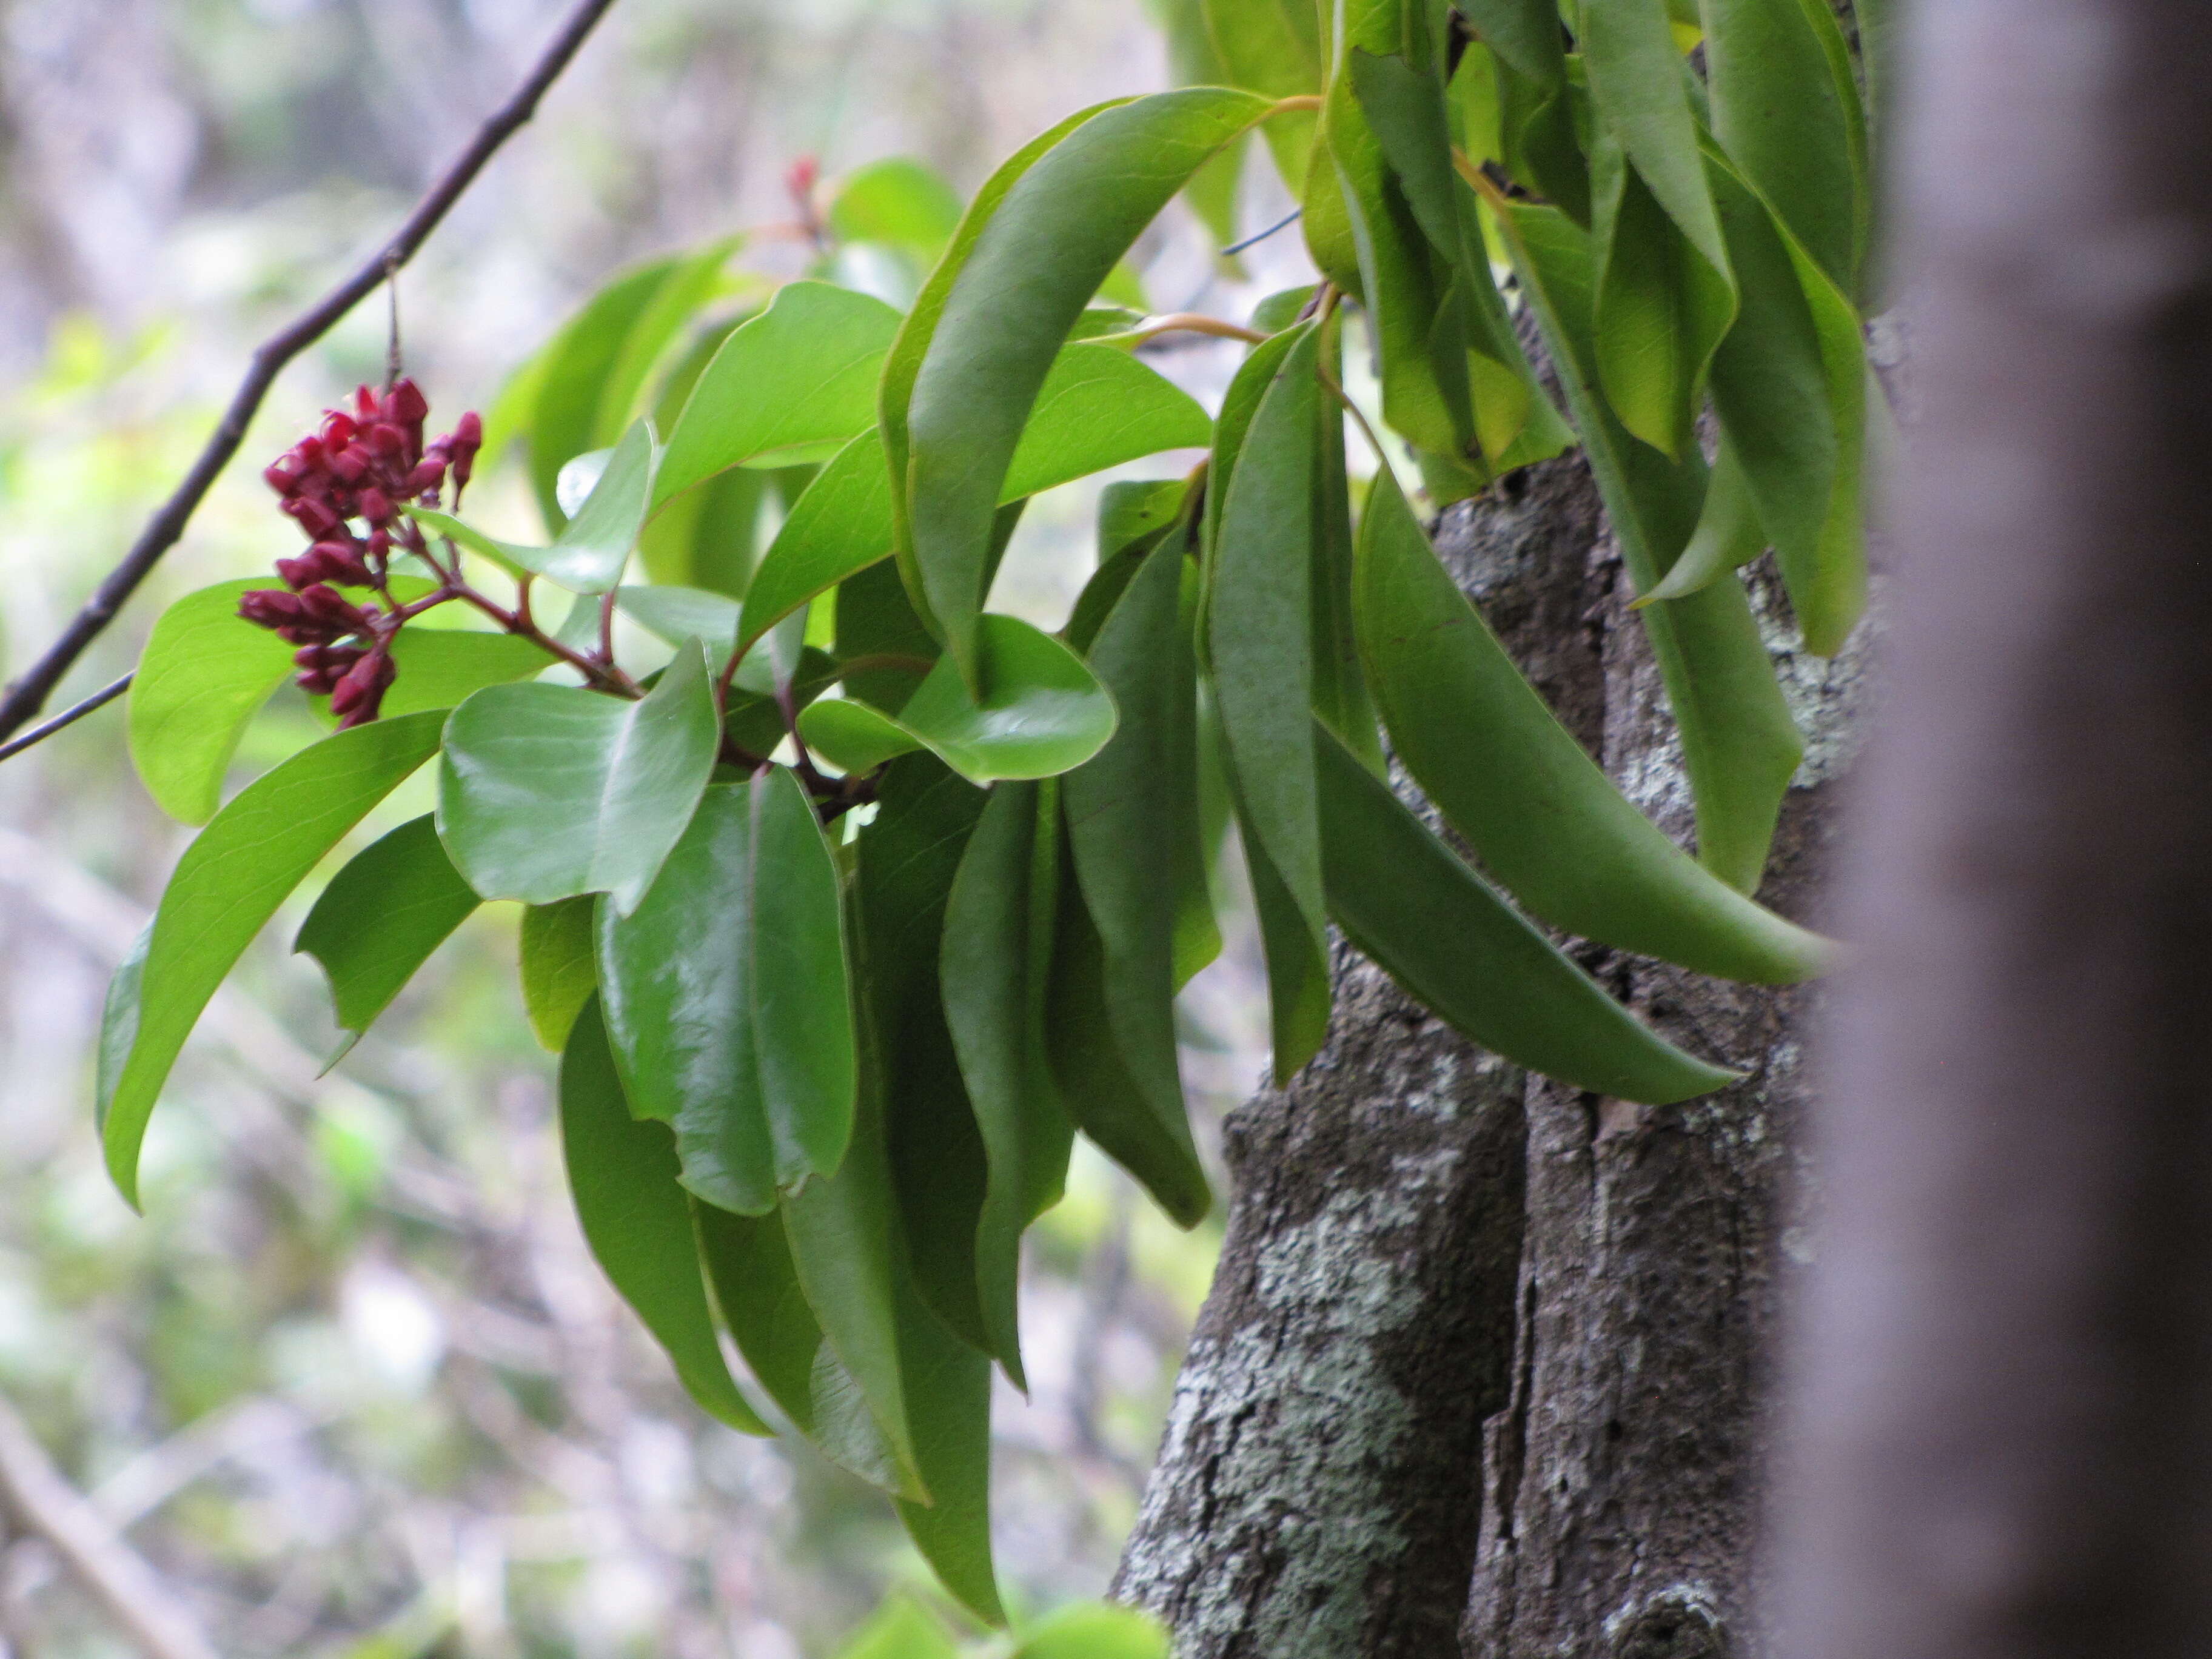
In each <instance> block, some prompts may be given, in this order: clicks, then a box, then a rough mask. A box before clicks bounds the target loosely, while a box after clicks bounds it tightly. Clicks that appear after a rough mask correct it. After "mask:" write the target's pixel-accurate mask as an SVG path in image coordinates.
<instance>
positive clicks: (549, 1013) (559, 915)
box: [521, 893, 599, 1054]
mask: <svg viewBox="0 0 2212 1659" xmlns="http://www.w3.org/2000/svg"><path fill="white" fill-rule="evenodd" d="M598 902H599V901H598V899H597V898H596V897H595V896H592V894H589V893H584V894H580V895H578V896H576V897H574V898H568V899H560V900H557V901H556V902H553V903H551V904H531V905H526V906H524V907H523V911H522V938H521V957H522V963H521V966H522V1006H523V1011H524V1012H525V1013H526V1014H527V1015H528V1016H529V1019H530V1029H531V1031H532V1033H533V1034H534V1035H535V1036H537V1038H538V1046H539V1047H540V1048H546V1049H550V1051H551V1052H553V1053H554V1054H559V1053H560V1052H561V1051H562V1049H563V1048H567V1047H568V1033H569V1032H570V1031H572V1030H574V1029H575V1024H576V1016H577V1015H578V1014H579V1013H580V1012H582V1011H583V1006H584V1005H585V1004H586V1002H589V1001H590V1000H592V992H594V991H596V990H598V989H599V965H598V958H597V952H596V951H595V948H594V946H593V943H592V908H593V907H594V906H595V905H597V903H598Z"/></svg>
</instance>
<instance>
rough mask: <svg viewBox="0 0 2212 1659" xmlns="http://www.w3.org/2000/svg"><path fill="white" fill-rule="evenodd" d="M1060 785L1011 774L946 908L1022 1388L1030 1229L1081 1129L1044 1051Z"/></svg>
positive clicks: (961, 1032)
mask: <svg viewBox="0 0 2212 1659" xmlns="http://www.w3.org/2000/svg"><path fill="white" fill-rule="evenodd" d="M1055 789H1056V786H1049V785H1048V786H1045V787H1042V789H1041V788H1040V787H1038V786H1036V785H1035V784H1028V783H1005V784H1001V785H1000V786H999V787H997V788H995V789H994V790H993V791H992V792H991V799H990V801H989V803H988V804H987V805H986V806H985V807H984V808H983V815H982V817H981V819H980V820H979V821H978V822H977V823H976V825H975V833H974V834H973V835H972V836H970V837H969V842H968V848H967V851H966V853H965V854H964V855H963V857H962V859H961V860H960V870H959V873H958V875H957V877H956V878H954V880H953V884H952V892H951V897H950V899H949V901H948V902H947V904H946V908H945V941H944V945H943V947H942V950H943V957H942V962H941V965H940V969H939V971H940V974H941V977H942V982H943V986H944V994H945V1024H946V1025H947V1027H948V1028H949V1029H950V1030H951V1033H952V1043H953V1048H954V1050H955V1051H956V1052H957V1054H958V1055H959V1058H960V1074H961V1077H962V1078H963V1079H964V1080H965V1082H966V1084H967V1088H968V1098H969V1101H970V1102H971V1103H973V1105H974V1108H975V1121H976V1124H977V1126H978V1127H980V1128H981V1131H982V1136H983V1145H984V1147H985V1149H986V1151H987V1157H988V1162H989V1178H988V1181H987V1185H986V1187H985V1189H984V1195H983V1205H982V1210H981V1215H980V1216H979V1217H978V1218H977V1222H976V1230H975V1270H976V1274H977V1278H978V1280H979V1283H980V1285H981V1299H982V1309H983V1323H984V1328H985V1329H986V1331H987V1333H988V1335H989V1338H990V1342H989V1352H991V1353H992V1354H993V1355H994V1357H995V1358H997V1359H998V1361H999V1363H1000V1365H1002V1366H1004V1367H1005V1369H1006V1376H1008V1377H1009V1378H1010V1379H1011V1380H1012V1383H1013V1384H1014V1386H1015V1387H1016V1388H1018V1389H1023V1390H1024V1392H1026V1391H1027V1389H1028V1387H1029V1384H1028V1382H1027V1380H1026V1378H1025V1377H1024V1373H1023V1370H1022V1357H1021V1340H1020V1336H1019V1332H1018V1322H1017V1319H1016V1313H1015V1292H1016V1289H1017V1286H1018V1280H1019V1274H1020V1267H1021V1243H1022V1234H1023V1233H1024V1232H1025V1231H1028V1228H1029V1225H1030V1223H1031V1222H1032V1221H1034V1220H1036V1218H1037V1217H1039V1216H1040V1215H1042V1214H1043V1213H1044V1212H1045V1211H1047V1210H1048V1209H1050V1208H1051V1207H1052V1206H1054V1204H1056V1203H1058V1202H1059V1201H1060V1194H1061V1191H1062V1188H1063V1184H1064V1182H1065V1181H1066V1175H1067V1157H1068V1149H1069V1147H1070V1146H1072V1145H1073V1140H1074V1133H1075V1132H1074V1126H1073V1124H1071V1123H1070V1122H1069V1121H1068V1119H1067V1115H1066V1112H1065V1111H1064V1110H1063V1109H1062V1108H1061V1105H1060V1099H1059V1097H1058V1094H1057V1092H1056V1091H1055V1090H1054V1087H1053V1083H1052V1075H1051V1072H1050V1070H1049V1068H1048V1066H1047V1064H1046V1060H1045V1036H1044V1005H1045V990H1046V984H1047V975H1048V974H1049V973H1050V971H1051V966H1052V927H1053V916H1054V898H1055V896H1056V893H1057V889H1058V877H1059V872H1058V867H1057V863H1056V860H1057V858H1058V855H1059V850H1060V838H1059V803H1058V800H1057V798H1056V793H1055Z"/></svg>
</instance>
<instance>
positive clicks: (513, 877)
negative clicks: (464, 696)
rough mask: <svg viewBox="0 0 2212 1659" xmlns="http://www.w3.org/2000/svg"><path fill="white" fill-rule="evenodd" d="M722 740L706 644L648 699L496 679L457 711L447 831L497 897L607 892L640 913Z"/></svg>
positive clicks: (444, 780) (536, 898) (452, 846)
mask: <svg viewBox="0 0 2212 1659" xmlns="http://www.w3.org/2000/svg"><path fill="white" fill-rule="evenodd" d="M720 738H721V734H720V721H719V720H717V719H716V718H715V714H714V689H713V687H712V686H711V685H710V684H708V678H707V659H706V655H705V653H703V652H702V650H701V649H700V648H699V647H696V646H693V647H690V648H689V649H687V650H684V651H680V652H678V653H677V655H676V659H675V660H674V661H673V662H671V664H670V665H668V669H667V671H666V672H665V673H664V674H662V676H661V677H660V681H659V684H657V685H655V686H654V687H653V690H652V691H651V692H650V693H648V694H647V696H645V697H644V698H643V699H642V700H641V701H638V702H625V701H624V700H623V699H621V698H618V697H611V696H602V695H600V694H599V693H598V692H596V691H585V690H578V689H576V688H574V687H571V686H565V685H494V686H489V687H487V688H486V689H484V690H482V691H479V692H477V694H476V696H472V697H471V698H470V699H469V700H468V701H467V702H465V703H463V704H462V705H461V706H460V707H459V708H457V709H455V710H454V711H453V715H452V717H451V719H450V720H448V721H447V725H446V733H445V745H446V752H445V759H444V761H443V763H441V767H440V769H439V778H438V834H439V836H440V837H441V839H442V840H443V841H444V842H445V843H446V851H447V854H449V855H450V856H451V857H452V859H453V865H454V867H455V868H456V869H458V870H459V871H460V872H461V874H462V876H463V877H464V878H465V879H466V880H467V882H468V884H469V885H470V886H471V887H473V888H475V889H476V890H477V892H478V893H480V894H482V895H483V896H484V897H486V898H513V899H520V900H522V901H523V902H525V903H526V904H550V903H551V902H553V901H554V900H556V899H564V898H572V897H574V896H575V895H577V894H579V893H606V894H609V895H611V896H612V897H613V899H614V902H615V908H617V910H620V911H623V913H625V914H627V913H628V912H629V911H631V910H634V909H635V908H637V903H638V901H639V900H640V899H641V898H642V897H644V896H645V890H646V889H647V887H649V886H651V885H652V884H653V876H654V874H655V873H656V872H658V871H659V868H660V862H661V860H663V859H665V858H666V857H667V856H668V851H669V849H670V848H671V847H673V846H674V845H675V844H676V840H677V837H678V836H681V835H682V834H683V833H684V824H685V823H688V822H689V821H690V817H691V809H692V808H693V806H695V805H696V804H697V803H698V799H699V795H700V792H701V791H702V790H703V789H705V788H706V787H707V780H708V775H709V774H711V773H712V772H713V770H714V755H715V751H716V750H717V748H718V747H719V746H720Z"/></svg>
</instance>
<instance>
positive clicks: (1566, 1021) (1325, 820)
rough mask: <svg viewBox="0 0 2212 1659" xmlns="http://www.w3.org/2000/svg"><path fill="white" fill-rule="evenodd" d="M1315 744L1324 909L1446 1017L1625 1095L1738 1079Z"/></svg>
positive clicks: (1383, 791) (1501, 1046) (1669, 1094)
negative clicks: (1641, 1014) (1657, 1025)
mask: <svg viewBox="0 0 2212 1659" xmlns="http://www.w3.org/2000/svg"><path fill="white" fill-rule="evenodd" d="M1320 755H1321V816H1322V848H1323V854H1324V857H1325V860H1326V862H1327V868H1328V902H1329V909H1330V911H1331V913H1332V914H1334V916H1335V917H1336V920H1337V924H1338V925H1339V926H1340V927H1342V928H1343V929H1344V933H1345V936H1346V938H1347V939H1350V940H1351V941H1352V943H1353V944H1354V945H1358V947H1359V949H1360V950H1361V951H1364V952H1365V953H1366V954H1367V955H1368V956H1370V957H1372V958H1374V960H1375V961H1376V963H1380V964H1381V965H1382V966H1383V969H1386V970H1387V971H1388V972H1389V974H1390V975H1391V976H1392V977H1393V978H1394V979H1395V980H1397V981H1398V982H1399V983H1400V984H1401V985H1402V986H1404V987H1406V989H1407V991H1408V992H1410V993H1411V994H1413V996H1415V997H1418V998H1419V1000H1421V1001H1422V1002H1423V1003H1424V1004H1425V1005H1426V1006H1428V1007H1429V1009H1430V1010H1431V1011H1432V1012H1434V1013H1436V1014H1437V1016H1438V1017H1439V1018H1442V1019H1443V1020H1445V1021H1446V1022H1448V1023H1449V1024H1450V1025H1451V1026H1452V1028H1453V1029H1454V1030H1456V1031H1458V1032H1459V1033H1460V1034H1461V1035H1462V1036H1465V1037H1467V1038H1468V1040H1469V1041H1471V1042H1479V1043H1480V1044H1481V1045H1482V1046H1483V1047H1484V1048H1490V1049H1493V1050H1495V1051H1496V1052H1497V1053H1498V1054H1503V1055H1504V1056H1505V1057H1506V1058H1507V1059H1508V1060H1512V1061H1514V1062H1515V1063H1516V1065H1522V1066H1528V1067H1529V1068H1530V1069H1531V1070H1534V1071H1538V1072H1541V1073H1544V1074H1545V1075H1546V1076H1547V1077H1552V1078H1556V1079H1559V1080H1560V1081H1561V1082H1563V1083H1565V1084H1567V1085H1570V1086H1571V1087H1573V1088H1577V1089H1587V1090H1589V1091H1592V1092H1594V1093H1597V1094H1602V1095H1610V1096H1616V1097H1620V1098H1622V1099H1626V1100H1637V1101H1644V1102H1647V1103H1666V1102H1670V1101H1676V1100H1686V1099H1688V1098H1690V1097H1692V1096H1693V1095H1701V1094H1705V1093H1708V1092H1710V1091H1712V1090H1714V1089H1717V1088H1720V1087H1723V1085H1726V1084H1728V1083H1730V1082H1732V1081H1734V1080H1735V1076H1736V1074H1735V1073H1732V1072H1729V1071H1724V1070H1723V1069H1722V1068H1721V1067H1719V1066H1709V1065H1707V1064H1705V1062H1704V1061H1702V1060H1694V1059H1692V1057H1691V1056H1690V1055H1688V1054H1684V1053H1682V1052H1681V1051H1680V1049H1678V1048H1674V1046H1673V1045H1672V1044H1670V1043H1668V1042H1663V1041H1662V1040H1661V1039H1660V1038H1659V1037H1657V1036H1654V1035H1653V1034H1652V1033H1651V1032H1650V1030H1646V1029H1645V1028H1644V1026H1643V1025H1641V1024H1638V1022H1637V1021H1636V1020H1635V1019H1634V1018H1632V1017H1631V1016H1630V1015H1629V1013H1628V1012H1627V1011H1626V1009H1624V1008H1623V1007H1621V1006H1620V1004H1619V1003H1617V1002H1615V1001H1614V1000H1613V999H1612V998H1611V997H1609V996H1607V994H1605V991H1604V988H1603V987H1601V986H1600V985H1599V984H1598V983H1597V982H1596V981H1595V980H1593V979H1591V978H1590V977H1589V975H1587V974H1585V973H1584V972H1583V970H1582V969H1580V968H1578V967H1577V966H1576V965H1575V963H1574V962H1573V961H1572V960H1571V959H1570V958H1569V957H1567V956H1566V955H1565V953H1564V952H1562V951H1560V950H1559V948H1558V947H1557V946H1556V945H1553V943H1552V942H1551V941H1550V940H1549V939H1546V938H1545V937H1544V935H1543V934H1542V933H1541V932H1540V931H1539V930H1538V929H1537V928H1535V927H1533V926H1531V925H1530V924H1529V923H1528V921H1527V920H1525V919H1524V918H1523V917H1522V915H1521V914H1520V912H1518V911H1517V910H1516V909H1514V908H1513V907H1512V906H1511V905H1510V904H1509V903H1507V902H1505V900H1504V899H1503V898H1501V897H1500V896H1498V894H1497V893H1496V892H1495V891H1493V890H1492V889H1491V887H1490V886H1489V884H1487V883H1486V882H1485V881H1484V880H1483V879H1482V878H1481V877H1480V876H1479V875H1477V874H1476V873H1475V872H1474V871H1473V870H1472V869H1470V868H1469V867H1468V865H1467V864H1466V862H1465V861H1464V860H1462V859H1460V858H1459V857H1458V856H1457V855H1456V854H1454V853H1453V852H1452V850H1451V849H1450V848H1448V847H1446V846H1445V845H1444V844H1443V842H1441V841H1439V840H1437V837H1436V836H1433V835H1431V833H1430V832H1429V830H1428V829H1427V828H1426V827H1425V825H1424V824H1423V823H1421V821H1420V820H1419V818H1417V817H1414V816H1413V813H1412V812H1410V811H1407V808H1406V806H1405V805H1404V804H1403V803H1402V802H1401V801H1400V800H1399V799H1398V798H1397V797H1396V796H1395V794H1393V793H1391V791H1390V787H1389V785H1388V784H1386V783H1384V782H1383V781H1382V780H1381V779H1379V778H1377V777H1376V775H1374V774H1373V773H1372V772H1370V771H1369V770H1368V769H1367V768H1366V767H1365V766H1364V765H1363V764H1361V763H1360V762H1359V761H1358V760H1357V759H1355V758H1354V757H1352V754H1351V752H1350V751H1349V750H1346V748H1345V747H1344V745H1343V744H1340V743H1338V742H1337V741H1336V740H1335V738H1333V737H1330V736H1328V735H1327V734H1326V733H1324V734H1323V735H1322V738H1321V739H1320Z"/></svg>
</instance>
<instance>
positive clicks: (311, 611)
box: [299, 582, 368, 634]
mask: <svg viewBox="0 0 2212 1659" xmlns="http://www.w3.org/2000/svg"><path fill="white" fill-rule="evenodd" d="M299 605H300V610H301V613H302V614H303V615H304V616H305V617H306V618H307V621H309V622H311V623H318V624H319V625H320V626H322V627H325V628H327V629H330V630H331V632H332V633H334V634H352V633H357V632H359V631H360V630H361V629H364V628H366V627H368V617H364V616H362V614H361V610H360V607H358V606H357V605H354V604H353V603H351V602H350V601H349V600H348V599H346V598H345V596H344V595H343V594H341V593H340V592H338V591H337V589H336V588H335V587H326V586H323V585H322V584H321V583H319V582H318V583H316V584H315V585H314V586H312V587H303V588H301V590H300V599H299Z"/></svg>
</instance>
